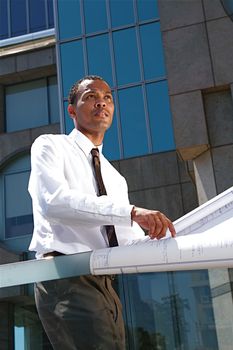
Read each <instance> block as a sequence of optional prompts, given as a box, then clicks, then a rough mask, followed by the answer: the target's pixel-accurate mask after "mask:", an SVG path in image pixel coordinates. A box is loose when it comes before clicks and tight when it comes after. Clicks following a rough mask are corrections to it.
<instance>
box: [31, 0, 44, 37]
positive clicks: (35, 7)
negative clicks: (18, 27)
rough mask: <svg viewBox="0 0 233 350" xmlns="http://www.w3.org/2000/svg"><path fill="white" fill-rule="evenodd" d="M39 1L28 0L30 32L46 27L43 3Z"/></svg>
mask: <svg viewBox="0 0 233 350" xmlns="http://www.w3.org/2000/svg"><path fill="white" fill-rule="evenodd" d="M43 5H44V4H43V3H42V2H41V1H34V0H29V17H30V29H29V30H30V32H36V31H40V30H42V29H43V28H46V19H45V5H44V6H43Z"/></svg>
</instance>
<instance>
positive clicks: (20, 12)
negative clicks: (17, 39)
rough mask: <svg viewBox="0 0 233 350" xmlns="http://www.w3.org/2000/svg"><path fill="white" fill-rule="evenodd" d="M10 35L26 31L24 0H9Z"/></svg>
mask: <svg viewBox="0 0 233 350" xmlns="http://www.w3.org/2000/svg"><path fill="white" fill-rule="evenodd" d="M10 8H11V35H12V36H16V35H22V34H26V33H27V21H26V0H11V2H10Z"/></svg>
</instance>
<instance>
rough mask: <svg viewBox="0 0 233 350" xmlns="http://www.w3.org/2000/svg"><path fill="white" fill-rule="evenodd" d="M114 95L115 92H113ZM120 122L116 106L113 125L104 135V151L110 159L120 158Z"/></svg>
mask: <svg viewBox="0 0 233 350" xmlns="http://www.w3.org/2000/svg"><path fill="white" fill-rule="evenodd" d="M113 96H114V94H113ZM118 123H119V121H118V120H117V116H116V108H115V113H114V117H113V122H112V125H111V127H110V128H109V129H108V130H107V132H106V134H105V136H104V147H103V153H104V155H105V156H106V157H107V159H109V160H115V159H119V158H120V145H119V143H120V142H119V139H118Z"/></svg>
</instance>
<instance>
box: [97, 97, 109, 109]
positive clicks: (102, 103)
mask: <svg viewBox="0 0 233 350" xmlns="http://www.w3.org/2000/svg"><path fill="white" fill-rule="evenodd" d="M95 107H96V108H105V107H106V102H105V101H104V100H101V99H99V100H97V101H96V103H95Z"/></svg>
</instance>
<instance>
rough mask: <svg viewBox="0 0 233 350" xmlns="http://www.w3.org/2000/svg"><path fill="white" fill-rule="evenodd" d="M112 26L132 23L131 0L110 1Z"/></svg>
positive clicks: (132, 9)
mask: <svg viewBox="0 0 233 350" xmlns="http://www.w3.org/2000/svg"><path fill="white" fill-rule="evenodd" d="M110 11H111V21H112V27H113V28H114V27H118V26H121V25H126V24H132V23H134V22H135V21H134V8H133V0H127V1H123V0H121V1H117V0H112V1H110Z"/></svg>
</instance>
